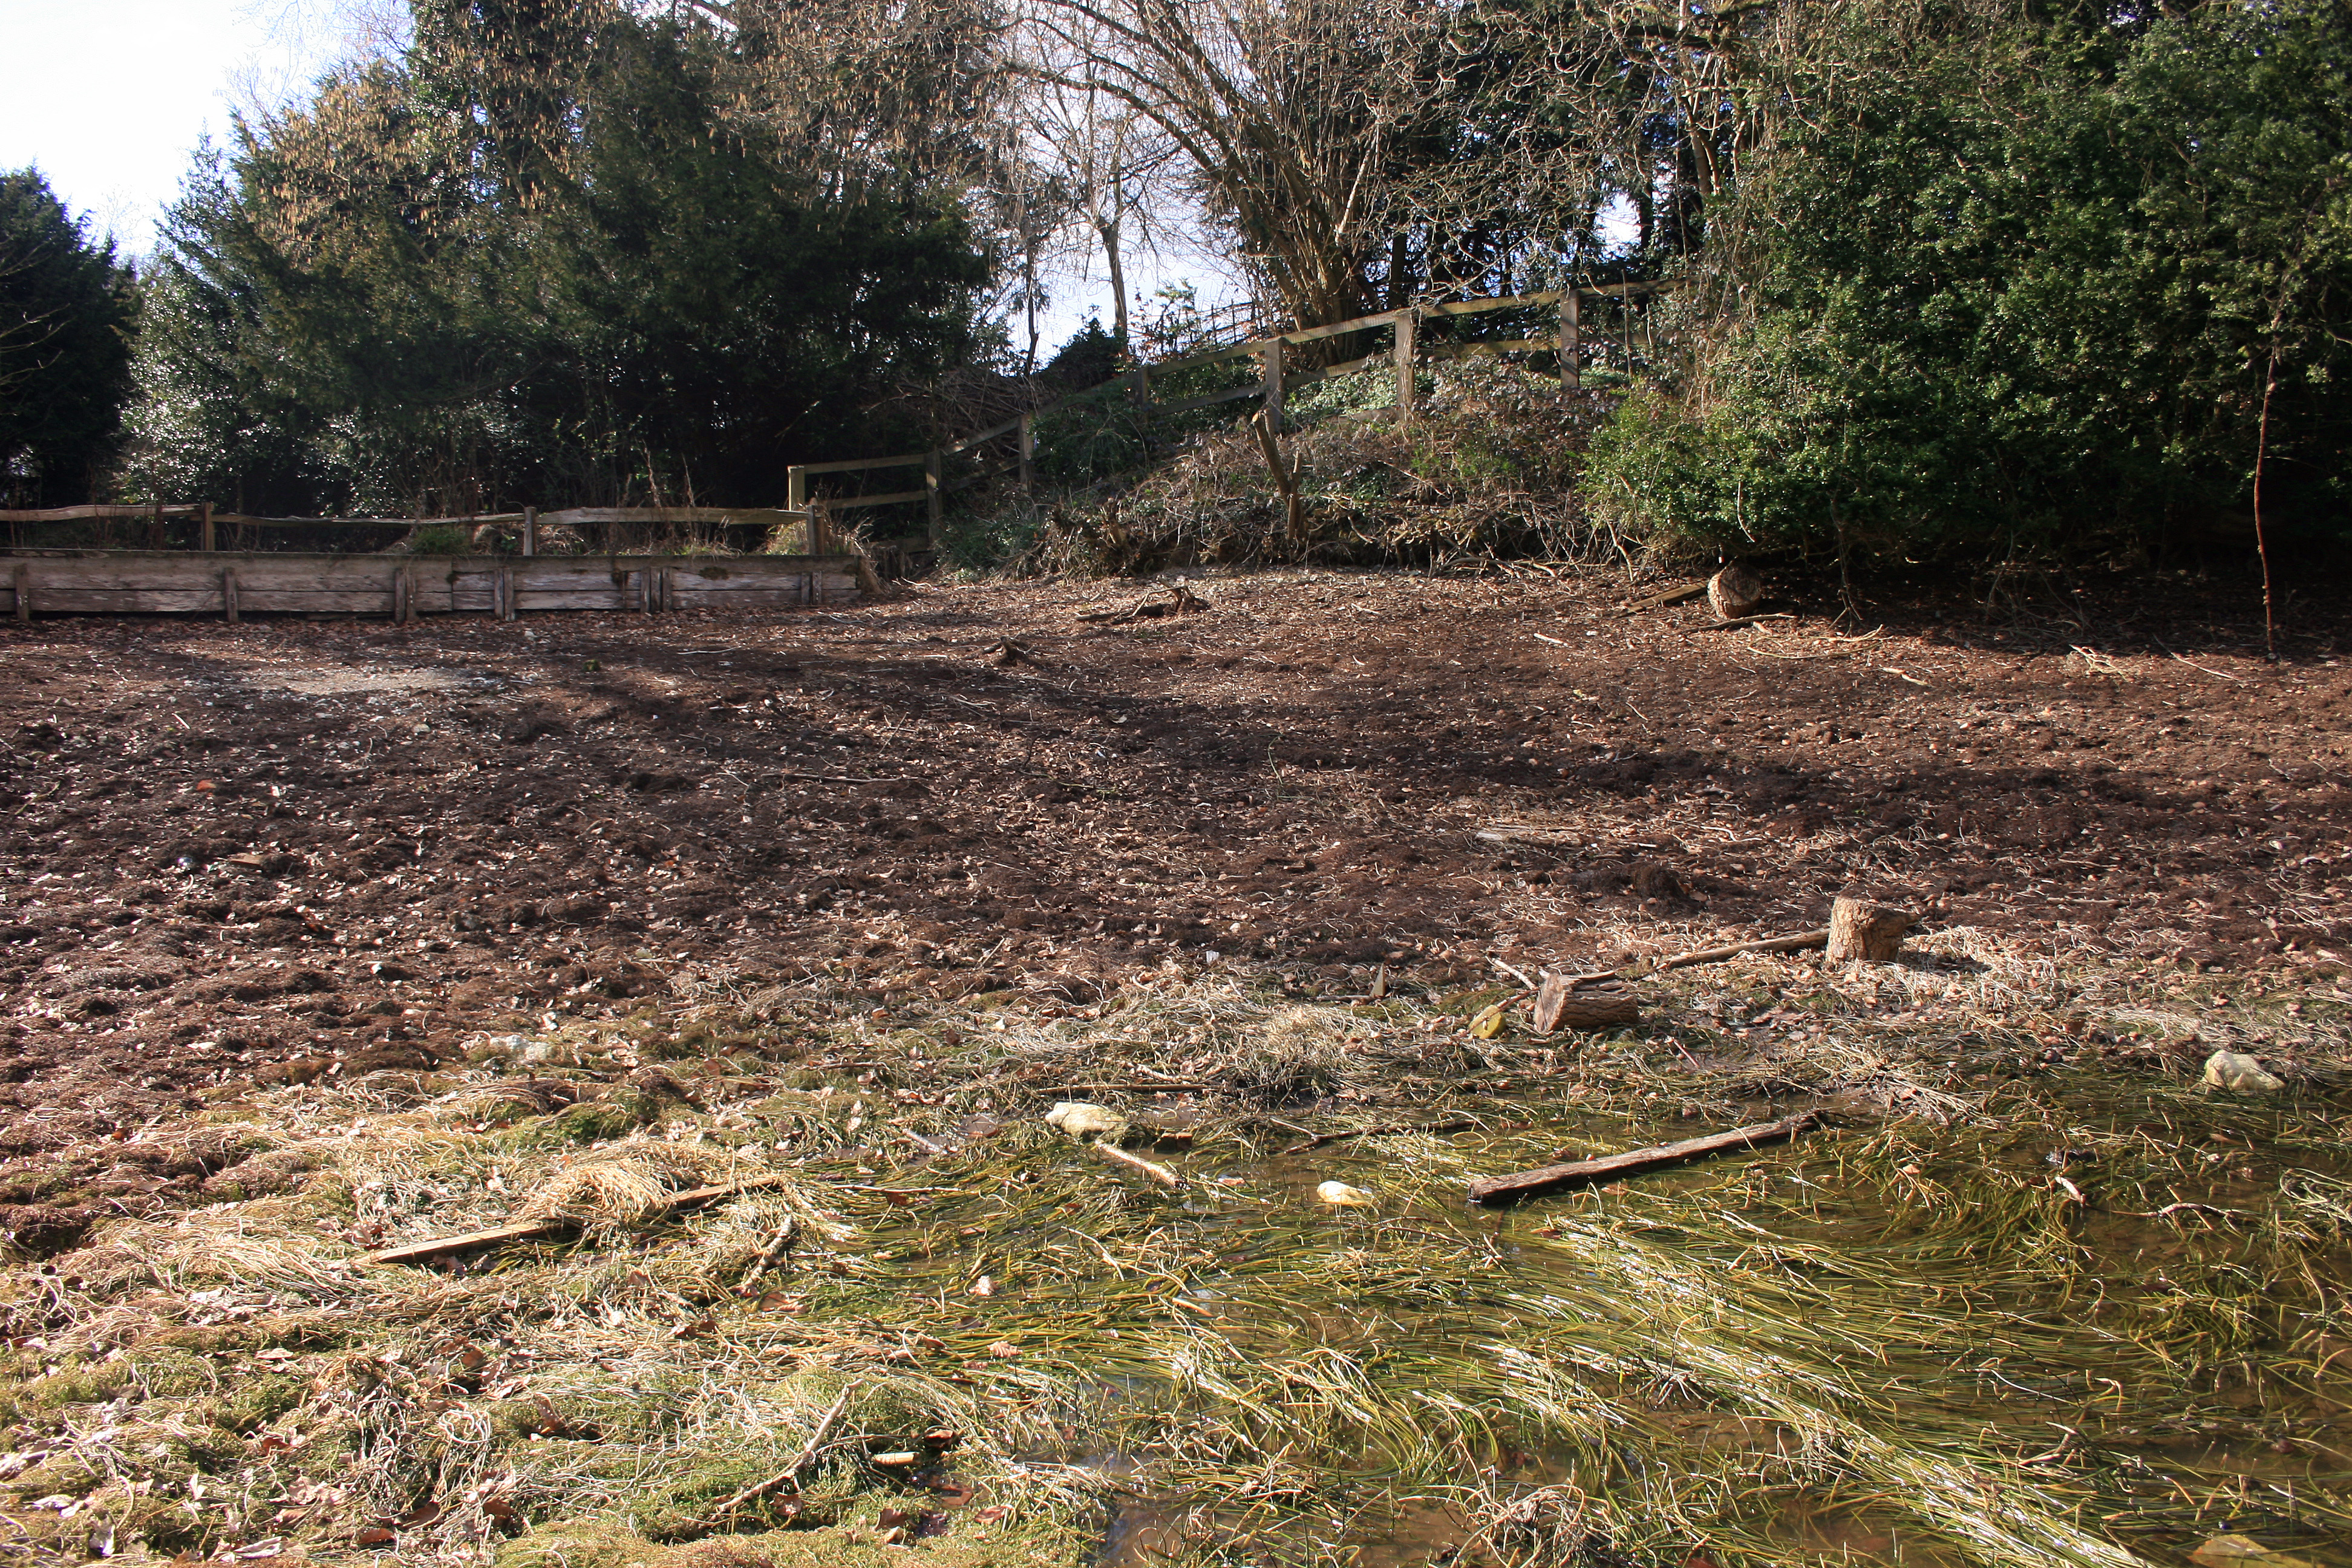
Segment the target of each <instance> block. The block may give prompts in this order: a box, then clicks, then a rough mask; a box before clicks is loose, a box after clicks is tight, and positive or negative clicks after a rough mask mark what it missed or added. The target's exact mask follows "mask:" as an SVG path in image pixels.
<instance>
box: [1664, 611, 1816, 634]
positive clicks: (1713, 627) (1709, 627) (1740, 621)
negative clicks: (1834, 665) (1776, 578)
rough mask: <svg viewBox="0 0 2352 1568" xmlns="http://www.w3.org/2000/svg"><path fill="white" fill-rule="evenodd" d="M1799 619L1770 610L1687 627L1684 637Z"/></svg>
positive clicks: (1684, 629)
mask: <svg viewBox="0 0 2352 1568" xmlns="http://www.w3.org/2000/svg"><path fill="white" fill-rule="evenodd" d="M1796 618H1797V617H1796V616H1792V615H1790V613H1789V612H1788V611H1786V610H1769V611H1767V612H1766V613H1764V614H1763V615H1760V616H1731V617H1729V618H1728V619H1726V620H1720V621H1706V622H1704V623H1702V624H1701V625H1698V626H1685V627H1683V629H1682V635H1683V636H1685V637H1688V636H1690V635H1691V634H1692V633H1693V632H1727V631H1731V630H1733V629H1735V628H1737V627H1739V626H1754V625H1755V624H1756V623H1757V622H1759V621H1793V620H1795V619H1796Z"/></svg>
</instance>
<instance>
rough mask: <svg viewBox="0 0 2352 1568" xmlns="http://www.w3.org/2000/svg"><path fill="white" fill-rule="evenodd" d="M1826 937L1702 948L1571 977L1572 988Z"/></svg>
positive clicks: (1812, 934) (1817, 942) (1820, 942)
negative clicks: (1653, 961)
mask: <svg viewBox="0 0 2352 1568" xmlns="http://www.w3.org/2000/svg"><path fill="white" fill-rule="evenodd" d="M1829 942H1830V933H1829V931H1828V930H1827V929H1826V928H1824V929H1822V930H1821V931H1800V932H1798V933H1797V934H1796V935H1795V936H1776V937H1772V938H1770V939H1769V940H1767V941H1764V942H1734V943H1732V945H1730V946H1729V947H1709V948H1702V949H1700V950H1699V951H1698V952H1678V953H1675V955H1674V956H1673V957H1671V958H1662V959H1659V960H1658V961H1657V962H1656V963H1629V964H1627V965H1626V966H1625V967H1624V968H1622V969H1599V970H1595V971H1593V972H1592V973H1590V974H1579V975H1575V976H1573V977H1572V978H1571V979H1570V982H1569V984H1572V985H1598V984H1601V982H1602V981H1604V980H1638V979H1640V978H1641V977H1642V976H1643V975H1644V974H1655V973H1659V972H1660V971H1661V970H1666V969H1687V968H1688V967H1690V966H1691V965H1692V964H1694V963H1722V962H1723V961H1724V960H1725V959H1727V958H1737V957H1738V956H1739V955H1740V954H1741V953H1743V952H1798V951H1800V950H1801V949H1803V948H1808V947H1827V946H1828V945H1829Z"/></svg>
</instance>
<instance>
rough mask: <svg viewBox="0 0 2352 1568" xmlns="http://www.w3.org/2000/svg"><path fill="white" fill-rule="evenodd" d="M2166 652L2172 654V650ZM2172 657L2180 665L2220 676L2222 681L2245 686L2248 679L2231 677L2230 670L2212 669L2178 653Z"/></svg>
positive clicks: (2237, 676)
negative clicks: (2234, 682) (2230, 681)
mask: <svg viewBox="0 0 2352 1568" xmlns="http://www.w3.org/2000/svg"><path fill="white" fill-rule="evenodd" d="M2164 651H2165V652H2167V653H2172V650H2171V649H2170V648H2166V649H2165V650H2164ZM2172 657H2173V658H2175V659H2176V660H2178V661H2179V663H2182V664H2185V665H2187V666H2188V667H2189V668H2191V669H2194V670H2199V671H2201V672H2202V673H2204V674H2206V675H2218V676H2220V677H2221V679H2224V680H2234V681H2237V682H2239V683H2240V684H2241V685H2242V684H2244V682H2245V679H2246V678H2245V677H2244V676H2242V675H2231V673H2230V672H2229V671H2228V670H2226V669H2215V668H2211V667H2210V666H2208V665H2202V664H2199V663H2198V662H2197V661H2196V660H2195V659H2191V658H2181V657H2180V656H2179V654H2177V653H2172Z"/></svg>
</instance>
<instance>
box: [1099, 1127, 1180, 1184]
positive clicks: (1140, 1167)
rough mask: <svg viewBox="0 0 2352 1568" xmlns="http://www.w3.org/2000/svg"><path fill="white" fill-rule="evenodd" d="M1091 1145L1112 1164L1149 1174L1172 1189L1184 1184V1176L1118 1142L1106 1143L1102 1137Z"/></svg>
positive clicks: (1144, 1174)
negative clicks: (1121, 1145)
mask: <svg viewBox="0 0 2352 1568" xmlns="http://www.w3.org/2000/svg"><path fill="white" fill-rule="evenodd" d="M1091 1147H1092V1148H1093V1149H1094V1152H1096V1153H1097V1154H1099V1155H1101V1156H1102V1157H1103V1158H1104V1159H1106V1160H1108V1161H1109V1162H1110V1163H1112V1164H1114V1165H1117V1166H1118V1167H1120V1168H1121V1169H1123V1170H1129V1171H1133V1172H1134V1173H1136V1174H1137V1175H1139V1176H1147V1177H1149V1178H1150V1179H1151V1180H1152V1181H1155V1182H1157V1183H1159V1184H1160V1185H1161V1186H1163V1187H1166V1188H1168V1189H1170V1190H1171V1191H1173V1190H1174V1189H1176V1188H1178V1187H1181V1186H1182V1185H1183V1184H1184V1178H1183V1177H1181V1176H1180V1175H1178V1174H1177V1173H1175V1172H1173V1171H1171V1170H1170V1169H1169V1168H1168V1167H1167V1166H1165V1165H1155V1164H1153V1163H1151V1162H1150V1161H1149V1160H1147V1159H1144V1158H1143V1157H1142V1156H1141V1155H1139V1154H1130V1153H1129V1152H1127V1151H1126V1150H1124V1149H1122V1148H1120V1147H1119V1146H1118V1144H1116V1143H1105V1142H1102V1141H1101V1140H1100V1139H1097V1140H1096V1141H1095V1142H1094V1143H1093V1144H1092V1145H1091Z"/></svg>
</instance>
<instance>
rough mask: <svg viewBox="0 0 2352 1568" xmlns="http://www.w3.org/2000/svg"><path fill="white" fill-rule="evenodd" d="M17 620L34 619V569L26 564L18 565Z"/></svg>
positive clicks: (18, 563)
mask: <svg viewBox="0 0 2352 1568" xmlns="http://www.w3.org/2000/svg"><path fill="white" fill-rule="evenodd" d="M16 618H17V619H18V620H20V621H29V620H31V619H32V618H33V569H32V567H31V566H30V565H28V564H26V563H24V562H22V561H19V562H17V563H16Z"/></svg>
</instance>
